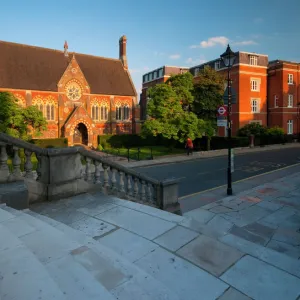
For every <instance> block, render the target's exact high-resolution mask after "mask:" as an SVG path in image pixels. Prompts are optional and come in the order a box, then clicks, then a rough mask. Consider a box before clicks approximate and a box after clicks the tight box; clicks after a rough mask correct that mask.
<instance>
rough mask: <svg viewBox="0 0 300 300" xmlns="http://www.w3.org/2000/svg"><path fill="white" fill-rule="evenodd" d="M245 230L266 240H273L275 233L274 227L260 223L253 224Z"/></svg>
mask: <svg viewBox="0 0 300 300" xmlns="http://www.w3.org/2000/svg"><path fill="white" fill-rule="evenodd" d="M243 228H244V229H246V230H247V231H250V232H252V233H254V234H256V235H258V236H261V237H263V238H265V239H266V240H269V239H271V238H272V236H273V235H274V232H275V229H273V228H272V227H269V226H266V225H264V224H260V223H251V224H249V225H246V226H245V227H243Z"/></svg>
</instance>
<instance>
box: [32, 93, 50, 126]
mask: <svg viewBox="0 0 300 300" xmlns="http://www.w3.org/2000/svg"><path fill="white" fill-rule="evenodd" d="M32 105H35V106H36V107H37V108H38V110H39V111H41V112H42V114H43V116H44V118H45V119H46V120H47V121H54V120H55V115H56V114H55V110H56V101H55V98H53V97H51V96H48V97H47V98H45V99H43V98H42V97H40V96H37V97H35V98H34V99H33V100H32Z"/></svg>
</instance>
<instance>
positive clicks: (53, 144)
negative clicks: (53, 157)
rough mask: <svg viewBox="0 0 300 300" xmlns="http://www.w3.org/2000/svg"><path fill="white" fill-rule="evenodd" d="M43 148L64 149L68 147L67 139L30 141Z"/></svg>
mask: <svg viewBox="0 0 300 300" xmlns="http://www.w3.org/2000/svg"><path fill="white" fill-rule="evenodd" d="M30 142H31V143H32V144H35V145H36V146H38V147H41V148H64V147H68V139H67V138H57V139H32V140H31V141H30Z"/></svg>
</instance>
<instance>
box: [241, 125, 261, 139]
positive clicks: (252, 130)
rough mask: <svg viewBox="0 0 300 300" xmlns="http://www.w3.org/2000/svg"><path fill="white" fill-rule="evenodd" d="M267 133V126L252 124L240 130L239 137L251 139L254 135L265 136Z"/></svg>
mask: <svg viewBox="0 0 300 300" xmlns="http://www.w3.org/2000/svg"><path fill="white" fill-rule="evenodd" d="M266 133H267V127H266V126H263V125H260V124H259V123H250V124H247V125H245V126H244V127H242V128H240V129H239V130H238V133H237V135H238V136H247V137H249V136H250V135H252V134H253V135H255V136H256V137H258V136H264V135H266Z"/></svg>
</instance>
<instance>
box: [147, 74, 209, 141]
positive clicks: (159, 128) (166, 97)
mask: <svg viewBox="0 0 300 300" xmlns="http://www.w3.org/2000/svg"><path fill="white" fill-rule="evenodd" d="M148 97H149V101H148V107H147V111H148V115H149V118H148V119H147V120H146V121H145V122H144V124H143V126H142V136H143V137H149V136H154V137H157V136H162V137H163V138H165V139H168V140H174V141H177V140H178V141H179V142H181V143H183V142H184V141H185V140H186V139H187V137H190V138H191V139H195V138H197V137H201V136H202V135H203V134H204V133H205V132H209V133H210V132H212V131H211V130H209V126H210V124H209V123H206V122H205V121H203V120H201V119H198V118H197V116H196V115H195V114H194V113H193V112H191V111H190V109H189V108H190V106H191V104H192V103H193V76H192V75H191V74H190V73H185V74H181V75H176V76H172V77H171V78H170V79H169V80H168V81H167V82H166V83H163V84H158V85H156V86H154V87H152V88H150V89H149V90H148Z"/></svg>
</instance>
